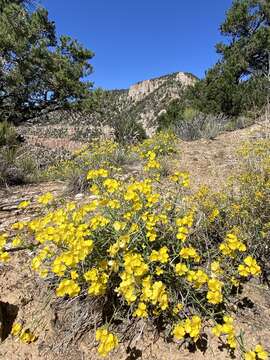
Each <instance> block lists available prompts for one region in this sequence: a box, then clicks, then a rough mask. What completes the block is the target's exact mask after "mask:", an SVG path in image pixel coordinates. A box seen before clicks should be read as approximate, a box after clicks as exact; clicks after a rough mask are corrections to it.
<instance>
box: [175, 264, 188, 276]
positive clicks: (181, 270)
mask: <svg viewBox="0 0 270 360" xmlns="http://www.w3.org/2000/svg"><path fill="white" fill-rule="evenodd" d="M175 272H176V274H177V275H179V276H182V275H185V274H186V273H187V272H188V267H187V265H186V264H183V263H178V264H176V265H175Z"/></svg>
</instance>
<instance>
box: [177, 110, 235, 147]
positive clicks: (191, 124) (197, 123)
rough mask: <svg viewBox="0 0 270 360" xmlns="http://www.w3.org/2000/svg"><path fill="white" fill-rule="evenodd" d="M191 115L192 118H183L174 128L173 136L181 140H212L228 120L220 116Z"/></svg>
mask: <svg viewBox="0 0 270 360" xmlns="http://www.w3.org/2000/svg"><path fill="white" fill-rule="evenodd" d="M193 114H194V117H193V118H189V117H188V118H187V119H185V118H183V119H182V121H179V122H178V123H177V124H176V125H175V127H174V132H175V134H176V135H177V136H178V137H179V138H180V139H182V140H186V141H190V140H197V139H201V138H205V139H214V138H215V137H216V136H217V135H218V134H219V133H220V132H221V131H223V130H224V129H225V125H226V123H227V122H228V118H227V117H226V116H224V115H222V114H220V115H207V114H203V113H196V112H194V113H193Z"/></svg>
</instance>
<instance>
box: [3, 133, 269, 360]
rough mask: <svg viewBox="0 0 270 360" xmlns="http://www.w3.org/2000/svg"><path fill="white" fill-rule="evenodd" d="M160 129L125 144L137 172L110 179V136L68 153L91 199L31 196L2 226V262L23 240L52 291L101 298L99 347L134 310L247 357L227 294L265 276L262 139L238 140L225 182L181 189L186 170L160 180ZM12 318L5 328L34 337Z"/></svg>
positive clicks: (111, 345) (114, 171) (179, 336)
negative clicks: (34, 206)
mask: <svg viewBox="0 0 270 360" xmlns="http://www.w3.org/2000/svg"><path fill="white" fill-rule="evenodd" d="M162 139H163V140H162ZM169 139H170V137H169V135H165V134H163V135H159V136H158V137H157V138H156V139H155V138H154V139H151V140H146V141H145V143H144V144H143V145H140V146H138V147H135V148H134V151H135V152H136V151H137V152H138V154H139V155H140V156H141V157H142V159H143V162H144V167H143V170H141V171H143V173H141V174H140V175H139V178H138V179H140V180H135V179H134V180H132V179H130V180H128V181H126V180H121V176H119V175H120V173H119V170H118V167H116V166H115V165H120V164H114V165H112V162H111V159H112V155H113V154H115V151H116V149H117V145H116V144H113V143H108V142H105V143H104V144H103V145H102V143H96V144H95V145H92V148H91V149H83V150H82V151H81V152H80V153H78V159H81V160H82V161H83V163H84V166H85V171H86V179H87V181H88V185H87V186H88V188H89V190H90V193H91V194H92V196H94V198H92V200H90V201H88V202H86V203H82V204H80V203H79V202H78V203H76V202H67V203H64V204H62V205H57V203H56V202H55V200H54V198H53V196H52V195H51V194H50V193H47V194H44V195H43V196H41V197H39V199H38V202H39V203H40V204H43V205H44V206H45V207H44V208H43V209H42V210H41V214H40V216H39V217H38V218H34V219H32V220H30V221H29V222H21V223H17V224H14V225H13V226H12V229H13V231H14V230H15V233H13V235H12V236H11V237H10V236H9V235H8V234H2V235H1V247H2V250H1V260H2V261H8V259H9V257H10V253H9V251H8V249H9V248H15V249H16V246H18V245H19V246H23V247H26V248H27V247H29V249H33V248H34V249H35V250H34V258H33V259H32V269H33V270H35V271H37V272H38V273H39V275H40V276H41V277H42V278H44V279H47V280H46V282H47V284H48V285H50V286H53V287H54V288H55V290H56V295H57V296H58V297H67V296H68V297H71V298H73V297H80V296H82V297H84V296H89V297H90V298H93V299H94V298H100V301H101V304H103V307H106V306H109V308H106V309H105V308H103V310H104V311H103V314H104V315H103V317H102V320H100V321H99V322H98V323H97V324H96V326H98V329H97V331H96V340H97V342H98V344H99V347H98V352H99V354H100V355H102V356H106V355H107V354H108V353H109V352H110V351H111V350H114V349H115V348H116V347H117V346H118V343H119V342H122V341H126V340H127V335H126V334H125V330H124V329H125V326H124V323H127V324H128V323H129V322H131V321H135V322H137V321H139V319H148V320H149V321H151V322H152V323H156V324H158V323H162V324H163V328H164V329H165V334H166V335H165V336H166V337H174V338H175V340H176V341H184V342H186V343H190V344H191V343H194V344H196V343H197V342H198V341H199V339H201V337H203V336H204V329H205V327H207V326H208V327H210V328H211V329H212V330H211V331H212V332H213V334H215V335H216V336H217V337H218V338H219V339H220V341H221V343H223V344H224V345H225V347H227V348H228V350H229V351H231V352H232V353H235V354H239V356H246V355H244V353H245V352H246V353H248V351H250V350H248V349H247V348H246V346H245V343H244V342H243V341H244V340H243V338H242V335H241V333H239V332H238V331H237V330H236V328H235V327H234V318H235V315H234V314H233V313H232V308H233V307H232V305H233V304H237V301H238V295H237V294H238V292H241V287H242V286H243V284H245V282H247V281H248V280H249V279H250V278H251V277H260V276H262V278H264V279H267V278H268V276H269V263H268V260H267V259H268V258H269V254H268V252H269V241H270V240H269V236H268V235H269V221H270V218H269V214H270V211H269V210H270V209H269V202H268V201H267V198H268V197H269V192H268V188H269V173H270V171H269V170H270V169H269V166H270V163H269V159H270V154H269V149H270V148H269V140H268V139H265V140H261V141H258V142H257V143H256V144H247V145H245V146H244V147H242V149H241V156H242V157H244V164H243V170H242V172H241V174H239V175H238V176H237V177H235V178H233V179H231V180H230V184H231V185H230V186H229V187H228V188H227V190H226V192H221V193H212V192H211V191H210V190H209V189H207V188H201V189H200V190H199V191H198V192H197V193H195V194H192V193H189V191H188V188H189V186H190V179H189V176H188V174H187V173H184V172H176V173H173V174H172V175H169V176H168V178H167V181H166V186H164V185H163V184H162V182H160V176H159V172H160V170H161V167H160V162H159V159H160V156H164V155H165V154H166V153H167V151H168V146H164V145H165V143H166V142H171V140H169ZM162 141H163V142H162ZM118 146H119V145H118ZM170 151H174V149H173V148H172V149H171V150H170ZM113 156H114V155H113ZM108 159H110V161H108ZM88 160H89V161H88ZM93 161H94V162H93ZM93 164H94V167H93ZM87 165H88V167H87ZM28 206H29V202H24V203H21V204H20V205H19V207H20V208H25V209H27V207H28ZM112 304H113V306H112ZM109 309H111V311H109ZM123 319H125V320H124V322H123ZM119 324H121V326H120V325H119ZM207 324H208V325H207ZM20 325H21V324H20V323H19V324H15V325H14V327H13V335H14V336H19V337H20V338H21V340H22V341H24V342H27V343H29V342H32V341H35V340H36V336H37V334H34V333H33V332H32V331H31V329H29V330H28V332H27V336H26V334H25V332H24V331H23V329H22V328H21V327H20ZM116 334H117V335H116ZM258 349H259V348H258ZM263 351H264V350H263V349H262V352H263ZM241 354H242V355H241ZM237 356H238V355H237ZM265 358H266V357H265Z"/></svg>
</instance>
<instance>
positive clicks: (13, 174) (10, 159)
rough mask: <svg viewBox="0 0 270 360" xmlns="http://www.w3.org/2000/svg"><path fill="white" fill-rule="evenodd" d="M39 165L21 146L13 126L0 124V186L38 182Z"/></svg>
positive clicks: (5, 123)
mask: <svg viewBox="0 0 270 360" xmlns="http://www.w3.org/2000/svg"><path fill="white" fill-rule="evenodd" d="M37 179H38V163H37V161H35V159H34V158H33V157H32V156H31V155H30V154H29V152H28V151H27V150H25V149H24V147H23V146H22V145H21V144H20V142H19V139H18V135H17V133H16V130H15V128H14V126H13V125H11V124H8V123H7V122H3V123H0V185H5V184H7V185H16V184H23V183H27V182H33V181H37Z"/></svg>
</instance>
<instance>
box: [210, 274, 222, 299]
mask: <svg viewBox="0 0 270 360" xmlns="http://www.w3.org/2000/svg"><path fill="white" fill-rule="evenodd" d="M222 287H223V283H222V282H221V281H220V280H218V279H216V278H211V279H209V280H208V292H207V300H208V302H209V303H211V304H219V303H221V302H222V300H223V295H222Z"/></svg>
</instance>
